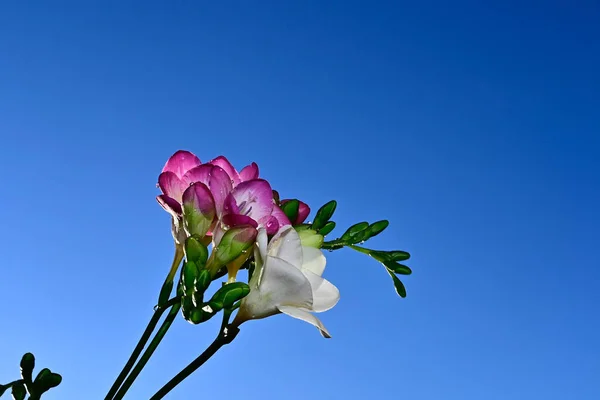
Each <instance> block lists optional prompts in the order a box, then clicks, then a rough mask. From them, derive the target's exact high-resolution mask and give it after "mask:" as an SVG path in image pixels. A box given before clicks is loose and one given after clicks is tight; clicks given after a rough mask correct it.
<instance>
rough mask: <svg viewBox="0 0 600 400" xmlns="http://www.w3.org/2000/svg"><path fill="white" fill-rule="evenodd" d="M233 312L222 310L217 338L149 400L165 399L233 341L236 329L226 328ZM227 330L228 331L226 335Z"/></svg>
mask: <svg viewBox="0 0 600 400" xmlns="http://www.w3.org/2000/svg"><path fill="white" fill-rule="evenodd" d="M232 311H233V310H223V322H222V323H221V329H220V330H219V335H218V336H217V338H216V339H215V340H214V341H213V342H212V343H211V344H210V345H209V346H208V348H207V349H206V350H204V352H203V353H202V354H200V355H199V356H198V357H197V358H196V359H195V360H194V361H192V362H191V363H189V364H188V365H187V367H185V368H184V369H182V370H181V371H180V372H179V373H178V374H177V375H175V376H174V377H173V378H172V379H171V380H170V381H169V382H167V383H166V384H165V385H164V386H163V387H162V388H160V389H159V390H158V392H156V393H155V394H154V395H153V396H152V397H150V400H159V399H162V398H163V397H165V396H166V395H167V394H168V393H169V392H170V391H171V390H173V389H174V388H175V386H177V385H179V384H180V383H181V382H183V381H184V380H185V379H186V378H187V377H189V376H190V375H191V374H193V373H194V371H196V370H197V369H198V368H200V367H201V366H202V365H203V364H204V363H205V362H206V361H208V360H209V359H210V358H211V357H212V356H214V355H215V353H216V352H217V351H219V349H220V348H221V347H223V346H225V345H226V344H229V343H231V342H232V341H233V339H235V336H236V335H237V332H238V329H237V328H232V327H228V323H229V317H230V316H231V313H232ZM228 330H229V331H230V332H229V333H228Z"/></svg>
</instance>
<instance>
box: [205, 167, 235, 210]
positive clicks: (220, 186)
mask: <svg viewBox="0 0 600 400" xmlns="http://www.w3.org/2000/svg"><path fill="white" fill-rule="evenodd" d="M208 187H209V188H210V191H211V192H212V195H213V198H214V199H215V208H216V209H217V216H219V218H220V217H221V215H223V206H224V203H225V199H226V198H227V195H228V194H229V193H231V189H232V187H233V185H232V184H231V179H230V178H229V175H227V172H225V171H224V170H223V168H221V167H217V166H214V167H213V168H212V170H211V172H210V181H209V183H208Z"/></svg>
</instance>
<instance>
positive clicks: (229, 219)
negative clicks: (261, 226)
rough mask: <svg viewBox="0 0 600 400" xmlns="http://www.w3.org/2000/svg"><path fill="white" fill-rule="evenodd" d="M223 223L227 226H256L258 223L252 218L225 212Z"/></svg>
mask: <svg viewBox="0 0 600 400" xmlns="http://www.w3.org/2000/svg"><path fill="white" fill-rule="evenodd" d="M222 221H223V223H224V224H225V225H227V226H229V227H234V226H240V225H250V226H252V227H253V228H258V223H257V222H256V221H255V220H253V219H252V218H250V217H248V216H246V215H241V214H227V215H225V216H224V217H223V219H222Z"/></svg>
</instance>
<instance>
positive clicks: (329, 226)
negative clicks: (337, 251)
mask: <svg viewBox="0 0 600 400" xmlns="http://www.w3.org/2000/svg"><path fill="white" fill-rule="evenodd" d="M334 229H335V222H333V221H329V222H327V223H326V224H325V225H324V226H323V227H322V228H321V229H319V233H320V234H321V235H323V236H327V235H329V234H330V233H331V231H332V230H334Z"/></svg>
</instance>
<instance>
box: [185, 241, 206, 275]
mask: <svg viewBox="0 0 600 400" xmlns="http://www.w3.org/2000/svg"><path fill="white" fill-rule="evenodd" d="M185 259H186V260H188V261H193V262H195V263H196V264H197V265H198V266H199V267H200V268H204V265H206V260H207V259H208V249H207V248H206V246H205V245H204V244H203V243H202V238H201V237H199V236H190V237H189V238H187V240H186V241H185Z"/></svg>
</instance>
